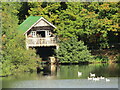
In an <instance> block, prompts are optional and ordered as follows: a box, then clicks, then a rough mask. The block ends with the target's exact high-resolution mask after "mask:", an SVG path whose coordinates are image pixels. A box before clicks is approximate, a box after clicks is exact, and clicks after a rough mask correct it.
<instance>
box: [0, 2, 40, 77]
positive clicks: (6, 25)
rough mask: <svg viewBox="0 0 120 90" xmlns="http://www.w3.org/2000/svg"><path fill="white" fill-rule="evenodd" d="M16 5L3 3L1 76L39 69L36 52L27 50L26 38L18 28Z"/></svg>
mask: <svg viewBox="0 0 120 90" xmlns="http://www.w3.org/2000/svg"><path fill="white" fill-rule="evenodd" d="M17 7H18V6H17V4H16V3H2V9H3V10H2V30H3V32H2V52H1V54H2V56H3V58H2V60H1V62H0V64H2V67H1V70H2V73H1V74H0V76H4V75H10V74H14V72H16V71H33V70H35V69H36V68H35V67H37V63H36V62H37V61H38V60H39V61H40V58H37V55H36V54H35V50H26V47H25V38H24V36H23V34H21V33H20V32H19V31H18V30H17V28H18V18H17V14H18V12H19V11H18V10H17Z"/></svg>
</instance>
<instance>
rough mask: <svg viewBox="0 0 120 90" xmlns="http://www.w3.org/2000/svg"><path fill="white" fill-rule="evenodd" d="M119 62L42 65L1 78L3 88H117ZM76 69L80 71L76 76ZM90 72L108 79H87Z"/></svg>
mask: <svg viewBox="0 0 120 90" xmlns="http://www.w3.org/2000/svg"><path fill="white" fill-rule="evenodd" d="M119 67H120V65H119V64H89V65H59V66H55V65H53V66H48V65H46V66H44V71H42V72H40V73H39V74H37V73H36V72H33V73H29V72H26V73H17V74H16V75H13V76H9V77H5V78H3V80H2V87H3V88H118V76H119V75H120V74H119V72H118V70H119ZM78 71H79V72H82V75H81V76H78ZM90 73H95V75H96V77H100V76H103V77H105V78H108V79H110V82H106V80H105V79H103V80H99V81H94V80H88V79H87V77H89V76H90Z"/></svg>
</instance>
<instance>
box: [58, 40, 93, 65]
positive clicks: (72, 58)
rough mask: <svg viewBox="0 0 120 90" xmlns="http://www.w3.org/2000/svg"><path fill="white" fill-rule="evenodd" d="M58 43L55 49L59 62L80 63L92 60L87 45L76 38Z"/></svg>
mask: <svg viewBox="0 0 120 90" xmlns="http://www.w3.org/2000/svg"><path fill="white" fill-rule="evenodd" d="M59 45H60V47H59V49H58V50H56V54H57V58H58V59H59V63H80V62H88V61H90V60H92V56H91V53H90V51H89V50H87V46H85V45H84V42H82V41H78V40H77V39H76V38H70V39H68V40H64V41H60V43H59Z"/></svg>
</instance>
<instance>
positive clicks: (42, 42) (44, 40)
mask: <svg viewBox="0 0 120 90" xmlns="http://www.w3.org/2000/svg"><path fill="white" fill-rule="evenodd" d="M55 28H56V27H55V26H54V25H53V24H52V23H50V22H48V21H47V20H46V19H44V18H43V17H41V16H30V17H28V18H27V19H26V20H25V21H24V22H23V23H22V24H20V26H19V30H21V31H22V32H23V33H24V35H25V37H26V48H27V49H29V47H49V46H56V48H58V45H57V36H56V35H54V29H55Z"/></svg>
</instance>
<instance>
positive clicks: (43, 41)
mask: <svg viewBox="0 0 120 90" xmlns="http://www.w3.org/2000/svg"><path fill="white" fill-rule="evenodd" d="M26 44H27V46H28V47H37V46H57V38H55V37H49V38H27V39H26Z"/></svg>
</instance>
